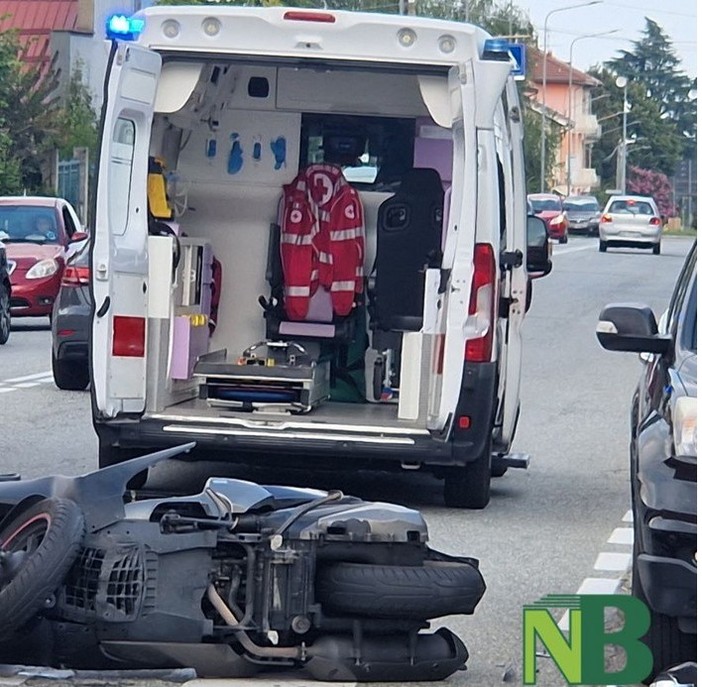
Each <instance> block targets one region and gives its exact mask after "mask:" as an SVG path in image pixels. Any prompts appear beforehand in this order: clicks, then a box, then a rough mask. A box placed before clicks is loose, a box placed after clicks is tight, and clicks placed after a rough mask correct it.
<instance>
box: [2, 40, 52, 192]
mask: <svg viewBox="0 0 702 687" xmlns="http://www.w3.org/2000/svg"><path fill="white" fill-rule="evenodd" d="M19 55H20V46H19V43H18V41H17V36H16V34H15V33H14V32H12V31H6V32H2V33H0V184H2V185H0V193H3V194H7V193H16V192H19V191H27V192H36V191H40V190H41V189H42V186H43V175H42V163H43V161H44V160H45V158H46V154H47V151H48V150H49V149H50V148H51V146H52V140H53V136H54V135H55V134H56V128H55V122H54V121H53V116H54V114H55V111H56V100H55V98H54V97H53V96H52V91H53V90H54V87H55V85H56V78H55V73H54V72H53V69H51V67H50V68H49V69H48V70H47V71H46V72H41V71H40V70H39V68H37V67H33V66H28V65H26V64H23V63H22V62H21V61H20V58H19Z"/></svg>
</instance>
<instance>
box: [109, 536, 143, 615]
mask: <svg viewBox="0 0 702 687" xmlns="http://www.w3.org/2000/svg"><path fill="white" fill-rule="evenodd" d="M143 588H144V566H143V564H142V561H141V556H140V555H139V551H138V550H137V549H132V550H131V551H129V552H127V553H125V554H124V555H123V556H121V557H120V558H117V559H116V560H115V561H114V562H112V567H111V569H110V574H109V577H108V579H107V598H106V603H107V605H108V606H112V607H113V608H114V609H115V611H117V612H118V613H123V614H124V615H125V616H132V615H134V614H135V612H136V611H137V610H138V604H139V600H140V599H141V595H142V590H143Z"/></svg>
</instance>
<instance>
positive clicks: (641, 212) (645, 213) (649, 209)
mask: <svg viewBox="0 0 702 687" xmlns="http://www.w3.org/2000/svg"><path fill="white" fill-rule="evenodd" d="M662 233H663V222H662V221H661V215H660V213H659V212H658V207H657V206H656V202H655V201H654V200H653V198H650V197H649V196H612V197H611V198H610V199H609V200H608V201H607V205H605V209H604V210H603V212H602V216H601V217H600V252H601V253H604V252H605V251H606V250H607V248H619V247H623V246H628V247H631V248H652V249H653V254H654V255H660V252H661V234H662Z"/></svg>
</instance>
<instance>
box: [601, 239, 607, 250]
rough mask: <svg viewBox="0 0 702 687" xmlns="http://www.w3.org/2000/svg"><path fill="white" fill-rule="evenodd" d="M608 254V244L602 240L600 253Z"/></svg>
mask: <svg viewBox="0 0 702 687" xmlns="http://www.w3.org/2000/svg"><path fill="white" fill-rule="evenodd" d="M606 252H607V242H606V241H603V240H602V239H600V253H606Z"/></svg>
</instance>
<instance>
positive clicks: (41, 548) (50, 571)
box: [0, 498, 85, 641]
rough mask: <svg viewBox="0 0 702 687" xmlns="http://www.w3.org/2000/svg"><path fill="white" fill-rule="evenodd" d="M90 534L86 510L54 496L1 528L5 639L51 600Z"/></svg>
mask: <svg viewBox="0 0 702 687" xmlns="http://www.w3.org/2000/svg"><path fill="white" fill-rule="evenodd" d="M84 534H85V524H84V519H83V513H82V511H81V509H80V508H79V507H78V505H77V504H76V503H75V502H73V501H70V500H68V499H59V498H49V499H44V500H42V501H39V502H38V503H36V504H34V505H33V506H32V507H31V508H28V509H27V510H25V511H23V512H22V513H20V514H19V515H17V517H15V518H14V519H13V520H12V521H11V522H9V523H8V524H7V525H5V526H4V527H3V529H2V531H0V618H2V619H3V622H2V625H0V641H4V640H6V639H8V638H9V637H10V636H11V635H12V633H13V632H14V631H15V630H17V629H19V628H20V627H22V625H24V624H25V623H26V622H27V621H28V620H30V619H31V618H32V617H33V616H34V615H35V614H36V613H38V612H39V611H40V610H41V609H42V608H43V607H45V605H46V604H47V602H48V601H49V599H50V598H51V595H52V594H53V593H54V592H55V591H56V590H57V589H58V587H59V586H60V585H61V583H62V582H63V580H64V577H65V576H66V574H67V573H68V571H69V569H70V568H71V566H72V565H73V562H74V561H75V559H76V557H77V556H78V552H79V550H80V546H81V544H82V542H83V536H84Z"/></svg>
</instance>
